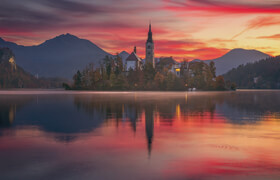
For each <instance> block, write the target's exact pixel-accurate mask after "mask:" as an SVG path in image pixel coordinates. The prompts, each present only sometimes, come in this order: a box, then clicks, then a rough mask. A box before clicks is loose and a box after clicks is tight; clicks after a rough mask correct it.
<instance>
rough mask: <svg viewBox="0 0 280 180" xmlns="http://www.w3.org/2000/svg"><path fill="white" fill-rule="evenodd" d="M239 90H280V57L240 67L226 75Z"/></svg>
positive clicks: (226, 78)
mask: <svg viewBox="0 0 280 180" xmlns="http://www.w3.org/2000/svg"><path fill="white" fill-rule="evenodd" d="M224 78H225V80H226V81H227V80H228V81H231V82H235V83H236V84H237V87H238V88H257V89H280V56H277V57H273V58H268V59H265V60H261V61H258V62H255V63H249V64H247V65H240V66H239V67H238V68H234V69H232V70H231V71H229V72H228V73H226V74H224Z"/></svg>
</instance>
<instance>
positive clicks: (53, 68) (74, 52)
mask: <svg viewBox="0 0 280 180" xmlns="http://www.w3.org/2000/svg"><path fill="white" fill-rule="evenodd" d="M0 47H8V48H10V49H12V51H13V52H14V54H15V56H16V58H17V63H18V65H20V66H21V67H23V68H24V69H25V70H26V71H28V72H30V73H32V74H33V75H37V74H38V76H39V77H62V78H68V79H70V78H71V79H72V76H73V75H74V74H75V73H76V72H77V70H78V69H83V68H84V67H85V66H86V65H88V64H89V63H94V64H96V65H98V64H99V61H101V60H102V59H103V58H104V57H105V56H106V55H109V56H112V55H111V54H109V53H107V52H105V51H104V50H102V49H101V48H99V47H98V46H96V45H95V44H93V43H92V42H90V41H88V40H85V39H80V38H78V37H76V36H73V35H71V34H63V35H60V36H57V37H55V38H53V39H50V40H47V41H45V42H44V43H42V44H40V45H38V46H21V45H17V44H15V43H12V42H7V41H4V40H3V39H1V38H0Z"/></svg>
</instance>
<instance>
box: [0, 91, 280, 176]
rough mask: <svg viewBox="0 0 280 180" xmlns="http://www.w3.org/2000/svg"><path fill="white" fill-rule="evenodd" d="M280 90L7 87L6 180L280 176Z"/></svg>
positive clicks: (3, 109) (0, 164)
mask: <svg viewBox="0 0 280 180" xmlns="http://www.w3.org/2000/svg"><path fill="white" fill-rule="evenodd" d="M279 140H280V91H236V92H71V91H67V92H65V91H0V159H1V161H0V173H1V175H0V177H1V179H5V180H6V179H22V180H25V179H26V180H30V179H40V180H41V179H42V180H44V179H46V180H47V179H59V180H60V179H67V180H68V179H79V180H80V179H102V180H103V179H104V180H107V179H108V180H109V179H120V180H121V179H136V180H138V179H139V180H142V179H168V180H169V179H172V180H173V179H175V180H176V179H178V180H181V179H246V180H248V179H252V180H253V179H275V180H276V179H280V145H279Z"/></svg>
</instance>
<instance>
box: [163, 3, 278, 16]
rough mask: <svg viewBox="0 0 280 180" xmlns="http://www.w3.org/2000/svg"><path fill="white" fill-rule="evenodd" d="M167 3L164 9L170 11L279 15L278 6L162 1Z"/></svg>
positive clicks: (267, 4) (268, 4)
mask: <svg viewBox="0 0 280 180" xmlns="http://www.w3.org/2000/svg"><path fill="white" fill-rule="evenodd" d="M163 1H164V2H166V3H167V5H166V6H165V7H164V9H167V10H170V11H176V12H178V11H183V12H186V11H205V12H211V13H224V14H225V13H230V14H280V4H279V3H278V4H275V3H263V4H245V3H243V4H241V3H240V4H238V3H236V2H232V1H229V2H228V1H227V2H221V1H219V2H217V1H212V0H189V1H186V2H178V1H174V0H163Z"/></svg>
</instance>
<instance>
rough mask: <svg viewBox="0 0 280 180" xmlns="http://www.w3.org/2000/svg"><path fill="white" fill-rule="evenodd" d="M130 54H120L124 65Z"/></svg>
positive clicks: (124, 52) (123, 52)
mask: <svg viewBox="0 0 280 180" xmlns="http://www.w3.org/2000/svg"><path fill="white" fill-rule="evenodd" d="M129 55H130V54H128V52H126V51H122V52H121V53H120V54H119V56H120V57H121V58H122V60H123V64H125V60H126V58H127V57H128V56H129Z"/></svg>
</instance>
